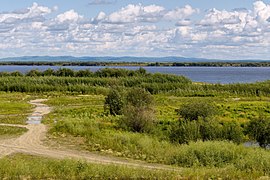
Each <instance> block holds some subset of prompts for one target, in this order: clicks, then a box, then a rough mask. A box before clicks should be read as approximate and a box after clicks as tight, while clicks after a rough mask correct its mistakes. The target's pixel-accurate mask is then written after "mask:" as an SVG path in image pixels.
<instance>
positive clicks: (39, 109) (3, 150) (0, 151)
mask: <svg viewBox="0 0 270 180" xmlns="http://www.w3.org/2000/svg"><path fill="white" fill-rule="evenodd" d="M44 101H46V99H36V100H32V101H30V104H32V105H35V106H36V107H35V109H34V111H33V113H32V114H31V115H30V116H29V117H30V118H31V117H35V119H39V120H41V119H42V116H43V115H45V114H48V113H50V111H51V108H50V107H48V106H47V105H45V104H42V102H44ZM35 122H36V121H35ZM0 125H2V126H14V127H25V128H27V129H28V131H27V132H26V133H25V134H23V135H21V136H20V137H18V138H11V139H4V140H0V157H4V156H7V155H9V154H12V153H26V154H31V155H40V156H45V157H52V158H61V159H62V158H70V159H80V160H85V161H88V162H91V163H99V164H119V165H125V166H132V167H144V168H148V169H164V170H174V171H175V170H176V171H179V169H175V168H172V167H170V166H165V165H159V164H148V163H144V162H137V161H133V162H130V161H127V160H124V159H120V158H111V157H106V156H102V155H97V154H94V153H84V152H80V151H73V150H55V149H52V148H50V147H47V146H45V145H43V143H42V142H43V140H44V139H45V137H46V132H47V127H46V126H45V125H44V124H28V125H10V124H0Z"/></svg>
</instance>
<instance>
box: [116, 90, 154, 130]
mask: <svg viewBox="0 0 270 180" xmlns="http://www.w3.org/2000/svg"><path fill="white" fill-rule="evenodd" d="M152 106H153V97H152V96H151V94H150V93H149V92H147V91H145V90H144V89H139V88H134V89H132V90H130V91H129V92H128V93H127V97H126V105H125V107H124V111H123V112H124V113H123V115H124V116H123V118H122V119H121V121H120V123H121V126H122V127H124V128H126V129H128V130H131V131H134V132H149V131H151V129H152V127H153V124H154V123H155V113H154V110H153V108H152Z"/></svg>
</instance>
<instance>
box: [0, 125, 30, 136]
mask: <svg viewBox="0 0 270 180" xmlns="http://www.w3.org/2000/svg"><path fill="white" fill-rule="evenodd" d="M26 131H27V129H26V128H20V127H9V126H0V138H5V137H10V136H11V137H13V136H18V135H21V134H23V133H25V132H26Z"/></svg>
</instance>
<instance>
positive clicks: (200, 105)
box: [177, 100, 217, 121]
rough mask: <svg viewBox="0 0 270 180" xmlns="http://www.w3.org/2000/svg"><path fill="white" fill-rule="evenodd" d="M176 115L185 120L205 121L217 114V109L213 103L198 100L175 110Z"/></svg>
mask: <svg viewBox="0 0 270 180" xmlns="http://www.w3.org/2000/svg"><path fill="white" fill-rule="evenodd" d="M177 113H178V115H180V116H181V117H182V118H184V119H186V120H190V121H191V120H198V119H199V118H200V117H201V118H203V119H205V118H206V117H210V116H213V115H215V114H216V113H217V109H216V107H215V105H213V102H209V101H205V100H200V101H191V102H188V103H185V104H183V105H182V106H181V108H180V109H178V110H177Z"/></svg>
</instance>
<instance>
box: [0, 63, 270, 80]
mask: <svg viewBox="0 0 270 180" xmlns="http://www.w3.org/2000/svg"><path fill="white" fill-rule="evenodd" d="M107 67H111V68H126V69H131V70H135V69H138V68H139V67H115V66H107ZM48 68H51V69H59V68H63V67H61V66H0V71H6V72H12V71H20V72H23V73H25V72H27V71H29V70H31V69H38V70H46V69H48ZM65 68H70V69H73V70H80V69H89V70H91V71H97V70H98V69H100V68H105V66H65ZM143 68H145V69H146V70H147V71H148V72H151V73H156V72H159V73H169V74H176V75H184V76H186V77H188V78H190V79H191V80H192V81H195V82H208V83H222V84H227V83H238V82H239V83H244V82H256V81H264V80H268V79H270V67H143Z"/></svg>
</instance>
